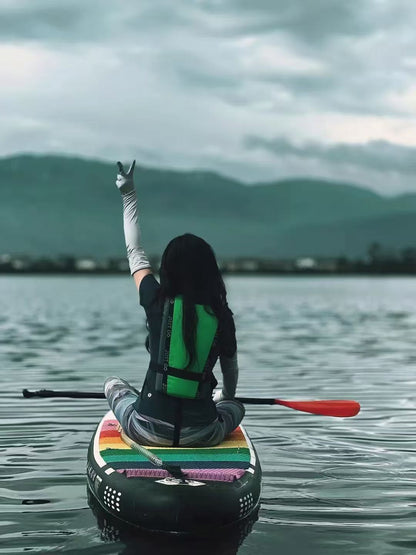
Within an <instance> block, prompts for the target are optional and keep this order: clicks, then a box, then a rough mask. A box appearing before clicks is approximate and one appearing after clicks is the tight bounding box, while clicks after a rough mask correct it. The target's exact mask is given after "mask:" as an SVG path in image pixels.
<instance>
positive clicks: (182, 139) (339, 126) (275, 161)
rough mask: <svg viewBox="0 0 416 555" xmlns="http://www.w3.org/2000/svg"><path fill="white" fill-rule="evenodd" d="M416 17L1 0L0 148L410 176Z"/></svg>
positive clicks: (356, 5)
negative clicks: (0, 85) (0, 109)
mask: <svg viewBox="0 0 416 555" xmlns="http://www.w3.org/2000/svg"><path fill="white" fill-rule="evenodd" d="M415 23H416V3H414V2H410V1H409V0H356V1H354V2H342V1H339V2H338V1H336V0H314V1H313V2H305V0H292V1H291V2H287V1H286V0H285V1H283V0H258V1H257V2H252V1H250V0H194V1H191V0H176V1H175V2H172V1H171V0H142V1H141V2H136V1H135V0H123V2H114V1H113V0H112V1H110V0H89V1H88V2H85V0H72V1H71V2H63V3H57V2H56V0H36V2H33V0H3V1H2V2H1V3H0V79H1V81H2V82H3V83H5V84H7V86H4V87H2V88H0V103H1V105H2V113H1V114H0V125H1V126H2V135H3V136H2V138H3V140H2V143H1V145H0V155H5V154H12V153H15V152H18V151H21V150H25V151H36V152H64V153H69V154H77V153H79V154H81V155H83V156H98V157H101V158H108V159H111V160H112V159H113V158H114V157H116V158H118V157H123V156H124V157H125V158H127V157H128V156H139V154H140V156H141V157H142V159H141V162H142V163H144V164H145V163H148V164H149V165H150V164H160V165H163V166H172V167H182V168H191V167H206V168H207V169H214V170H215V169H218V170H221V171H224V172H225V173H227V174H229V175H231V176H235V177H237V178H240V179H243V180H245V181H255V180H257V179H261V180H265V179H274V178H276V177H284V176H286V175H299V174H303V175H313V176H316V177H319V176H321V175H322V176H327V177H331V178H332V177H334V176H337V177H338V178H340V177H341V178H342V177H343V176H346V177H348V178H349V179H351V180H358V181H359V182H361V183H363V184H369V185H370V186H375V187H377V188H378V189H379V190H381V191H383V190H384V191H392V190H395V191H396V190H397V191H398V190H406V189H412V188H413V187H414V184H413V179H412V178H413V175H412V172H413V171H414V166H413V165H412V160H411V158H412V156H413V155H414V148H415V146H416V140H415V138H414V131H413V128H412V126H413V118H414V111H415V103H414V100H413V98H414V95H415V93H414V91H415V90H416V79H415V77H414V69H415V67H416V35H415V33H414V26H415ZM276 134H278V135H279V137H281V139H277V140H275V141H273V140H266V139H263V138H262V137H273V136H275V135H276ZM244 137H251V139H250V140H249V141H248V143H246V144H245V143H244ZM346 137H348V143H349V144H346ZM247 144H248V146H249V148H248V147H247ZM399 144H400V145H403V146H399ZM299 145H301V146H299ZM406 145H407V146H406ZM279 149H280V150H279ZM276 152H277V154H278V155H276ZM283 152H285V154H284V155H283ZM123 153H124V154H123ZM380 168H383V169H385V171H386V174H387V175H386V176H385V178H383V180H380V179H375V176H376V177H377V176H378V178H379V177H380ZM412 168H413V169H412ZM383 171H384V170H383ZM375 182H377V183H376V185H374V183H375Z"/></svg>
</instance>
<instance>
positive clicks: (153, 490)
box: [87, 411, 261, 534]
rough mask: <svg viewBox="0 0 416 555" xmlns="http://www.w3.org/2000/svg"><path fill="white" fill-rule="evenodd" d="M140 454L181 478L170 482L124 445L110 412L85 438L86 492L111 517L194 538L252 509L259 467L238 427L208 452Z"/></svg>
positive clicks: (154, 450) (229, 523)
mask: <svg viewBox="0 0 416 555" xmlns="http://www.w3.org/2000/svg"><path fill="white" fill-rule="evenodd" d="M129 443H130V442H129ZM144 447H146V446H144ZM146 449H147V450H148V451H150V452H151V453H153V454H154V455H156V457H158V458H159V459H161V460H162V461H163V462H164V463H166V464H169V465H177V466H179V467H180V468H181V469H182V472H183V474H184V475H185V479H179V478H173V477H172V476H171V475H169V473H168V472H167V471H166V470H164V469H163V468H160V467H157V466H155V465H154V464H153V463H152V462H150V461H149V460H148V459H147V458H146V457H145V456H143V455H142V454H141V453H140V452H138V451H137V450H136V449H134V448H132V447H131V446H130V445H129V444H128V443H126V441H124V440H123V436H122V430H121V427H120V425H119V423H118V421H117V420H116V418H115V416H114V414H113V413H112V412H111V411H109V412H108V413H107V414H106V415H105V416H104V417H103V419H102V420H101V422H100V423H99V425H98V427H97V429H96V431H95V433H94V435H93V437H92V440H91V443H90V447H89V450H88V465H87V476H88V487H89V490H90V492H91V494H92V495H93V497H94V498H95V499H96V501H97V502H98V503H99V505H100V506H101V507H102V508H103V509H104V510H105V511H106V512H107V513H109V514H110V515H112V516H114V517H116V518H117V519H118V520H121V521H122V522H125V523H127V524H129V525H133V526H136V527H140V528H144V529H147V530H151V531H160V532H173V533H182V534H198V533H201V532H204V533H205V532H206V531H207V530H209V529H213V530H214V529H215V530H216V531H218V529H219V528H221V527H229V526H232V525H233V524H236V523H238V522H240V521H243V520H245V519H247V518H249V517H250V516H252V515H253V514H254V513H255V512H256V511H257V510H258V508H259V504H260V487H261V467H260V463H259V460H258V457H257V454H256V451H255V449H254V447H253V445H252V443H251V441H250V439H249V437H248V435H247V433H246V431H245V430H244V428H243V427H242V426H239V427H238V428H237V429H236V430H234V432H233V433H232V434H230V435H229V436H228V437H227V438H226V440H225V441H224V442H223V443H221V444H220V445H218V446H216V447H197V448H190V447H186V448H185V447H146Z"/></svg>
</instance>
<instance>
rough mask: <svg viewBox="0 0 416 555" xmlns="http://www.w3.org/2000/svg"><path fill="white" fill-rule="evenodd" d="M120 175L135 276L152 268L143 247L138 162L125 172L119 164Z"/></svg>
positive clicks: (119, 180)
mask: <svg viewBox="0 0 416 555" xmlns="http://www.w3.org/2000/svg"><path fill="white" fill-rule="evenodd" d="M117 165H118V169H119V172H120V173H119V174H117V179H116V186H117V188H118V189H119V190H120V192H121V198H122V201H123V227H124V239H125V241H126V249H127V258H128V261H129V266H130V273H131V275H133V274H134V273H135V272H137V271H138V270H144V269H145V268H150V263H149V260H148V258H147V256H146V253H145V252H144V250H143V247H142V246H141V232H140V226H139V220H138V211H137V195H136V190H135V188H134V181H133V172H134V167H135V165H136V160H133V162H132V164H131V166H130V168H129V170H128V171H127V172H125V171H124V168H123V164H122V163H121V162H117Z"/></svg>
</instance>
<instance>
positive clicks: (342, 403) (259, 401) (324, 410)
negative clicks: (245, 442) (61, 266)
mask: <svg viewBox="0 0 416 555" xmlns="http://www.w3.org/2000/svg"><path fill="white" fill-rule="evenodd" d="M23 397H26V398H29V397H67V398H71V399H104V398H105V396H104V393H98V392H88V391H53V390H51V389H40V390H38V391H29V390H28V389H24V390H23ZM236 400H237V401H240V402H241V403H244V404H246V405H282V406H284V407H288V408H290V409H294V410H298V411H301V412H309V413H312V414H320V415H321V416H335V417H339V418H346V417H350V416H355V415H356V414H358V413H359V412H360V404H359V403H357V401H346V400H327V401H284V400H282V399H264V398H258V397H236Z"/></svg>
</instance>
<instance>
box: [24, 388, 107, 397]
mask: <svg viewBox="0 0 416 555" xmlns="http://www.w3.org/2000/svg"><path fill="white" fill-rule="evenodd" d="M22 393H23V397H25V398H26V399H28V398H29V397H68V398H71V399H105V395H104V393H99V392H97V391H53V390H52V389H39V390H37V391H29V390H28V389H24V390H23V391H22Z"/></svg>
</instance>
